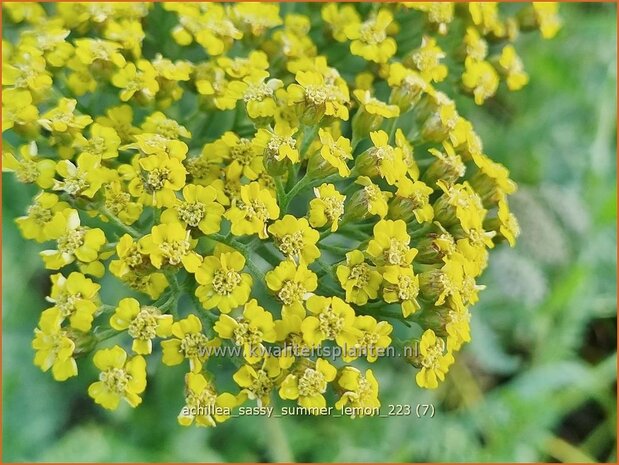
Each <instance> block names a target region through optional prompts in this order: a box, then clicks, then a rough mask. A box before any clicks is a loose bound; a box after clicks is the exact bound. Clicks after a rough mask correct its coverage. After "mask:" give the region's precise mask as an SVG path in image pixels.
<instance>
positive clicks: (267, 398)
mask: <svg viewBox="0 0 619 465" xmlns="http://www.w3.org/2000/svg"><path fill="white" fill-rule="evenodd" d="M281 374H282V370H281V367H280V364H279V360H278V359H277V358H276V357H272V356H267V357H265V359H264V361H263V362H262V365H261V366H260V368H254V367H252V366H251V365H243V366H242V367H241V368H239V370H238V371H237V372H236V373H234V375H233V376H232V378H233V379H234V382H235V383H236V384H238V385H239V386H240V387H241V388H243V389H242V390H241V393H240V395H239V397H240V400H241V401H243V402H244V401H245V399H247V398H249V399H251V400H256V402H257V403H258V406H263V405H269V404H270V403H271V392H272V391H273V389H274V388H275V387H276V386H277V385H278V384H279V380H280V379H281Z"/></svg>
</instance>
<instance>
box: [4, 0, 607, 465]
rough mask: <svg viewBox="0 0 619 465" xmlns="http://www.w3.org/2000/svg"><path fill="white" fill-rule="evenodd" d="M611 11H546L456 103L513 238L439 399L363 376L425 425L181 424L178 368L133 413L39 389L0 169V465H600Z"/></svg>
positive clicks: (73, 385)
mask: <svg viewBox="0 0 619 465" xmlns="http://www.w3.org/2000/svg"><path fill="white" fill-rule="evenodd" d="M615 8H616V7H615V5H612V4H564V5H562V6H561V14H562V17H563V20H564V25H563V29H562V31H561V32H560V33H559V34H558V36H557V37H556V38H555V39H553V40H551V41H543V42H542V41H541V39H540V38H539V37H537V36H536V35H535V34H531V35H525V36H523V37H521V39H519V42H518V44H517V49H518V51H519V53H520V54H521V56H522V57H523V60H524V63H525V66H526V69H527V71H528V72H529V74H530V75H531V83H530V84H529V85H528V86H527V87H526V88H525V89H524V90H522V91H520V92H518V93H515V94H506V93H499V95H498V97H497V98H496V99H495V101H494V103H493V104H492V105H489V106H488V107H487V108H486V107H484V109H479V108H474V105H473V104H472V103H471V102H470V101H469V100H466V99H464V98H463V99H462V101H461V102H458V104H459V108H460V109H461V112H462V113H463V114H464V115H465V116H466V117H467V118H469V119H471V120H472V121H473V123H474V124H475V126H476V128H477V129H478V131H479V133H480V135H481V136H482V139H483V140H484V144H485V147H486V151H487V153H488V154H489V155H491V156H492V157H493V158H495V159H497V160H499V161H501V162H503V163H504V164H505V165H507V166H508V167H509V168H510V170H511V172H512V177H513V178H514V179H515V180H516V181H517V182H518V183H519V185H520V190H519V192H518V193H517V194H516V195H515V196H514V198H513V201H512V205H513V210H514V211H515V213H516V215H517V216H518V218H519V220H520V224H521V228H522V236H521V238H520V241H519V243H518V245H517V247H516V248H515V249H509V248H507V247H498V248H497V249H495V250H494V251H493V253H492V254H491V260H490V263H491V265H490V267H489V269H488V270H487V272H486V274H485V275H484V276H483V283H484V284H486V285H487V286H488V289H487V290H486V291H484V292H483V293H482V294H481V301H480V303H479V304H478V305H476V306H475V307H474V309H473V319H472V334H473V341H472V343H471V344H470V345H469V346H468V347H466V349H465V350H464V353H463V354H462V356H460V357H458V358H457V361H456V364H455V366H454V367H453V368H452V370H451V372H450V373H449V375H448V377H447V381H446V382H445V383H444V384H443V385H442V386H441V388H440V389H439V390H437V391H435V392H428V391H423V390H421V389H419V388H417V387H416V386H415V383H414V379H413V370H410V369H408V368H406V367H405V366H404V365H403V362H401V361H400V360H390V361H387V360H385V361H384V362H386V363H381V364H380V366H379V365H377V366H376V367H375V368H376V370H377V371H378V377H379V379H380V380H381V399H382V401H383V404H385V405H386V404H389V403H397V404H407V403H410V404H413V405H415V404H417V403H431V404H433V405H434V406H435V407H436V415H435V417H434V418H421V419H418V418H416V417H415V416H410V417H392V418H368V419H362V420H350V419H337V418H331V417H323V418H301V417H295V418H281V419H266V418H237V419H233V420H231V421H229V422H226V423H224V424H222V425H220V426H218V427H217V428H216V429H209V430H205V429H198V428H189V429H187V428H182V427H180V426H178V425H177V423H176V414H177V413H178V411H179V409H180V408H181V406H182V403H183V398H182V368H178V369H173V368H169V367H156V366H155V365H156V364H155V363H153V364H151V365H152V366H153V367H155V369H156V370H157V373H156V376H151V377H150V378H149V389H148V390H147V393H146V395H145V398H144V404H143V406H142V408H138V409H136V410H131V409H129V408H121V409H119V410H118V411H116V412H112V413H109V412H105V411H103V410H102V409H99V408H98V407H96V406H95V405H94V404H93V402H92V401H91V399H90V398H88V396H87V394H86V389H87V386H88V384H89V383H90V382H91V381H92V378H93V377H94V376H95V373H94V372H92V370H89V369H83V370H81V372H80V376H79V377H78V378H73V379H71V380H70V381H67V382H65V383H56V382H54V381H53V380H52V378H51V376H50V375H49V374H44V373H42V372H40V371H39V370H38V369H37V368H36V367H34V366H33V365H32V363H31V361H32V357H33V352H32V349H31V348H30V343H31V339H32V330H33V328H34V326H35V324H36V321H37V319H38V315H39V313H40V311H41V310H42V309H43V308H44V305H45V303H44V296H45V295H46V293H47V291H48V289H49V279H48V273H47V272H45V271H44V270H43V266H42V264H41V262H40V260H39V257H38V253H37V252H38V251H39V250H40V249H41V247H40V246H38V245H36V244H34V243H31V242H26V241H24V240H23V239H22V238H21V237H20V235H19V233H18V231H17V229H16V227H15V225H14V222H13V219H14V218H15V217H16V216H20V215H22V214H23V212H24V211H25V209H26V207H27V205H28V203H29V200H30V198H31V195H32V194H33V191H32V189H29V188H26V187H24V186H23V185H18V184H17V183H16V182H15V181H14V179H13V177H12V176H11V175H3V177H2V181H3V183H2V184H3V185H2V192H3V209H4V215H3V219H2V220H3V264H2V266H3V283H2V289H3V306H2V308H3V312H2V323H3V344H2V356H3V359H2V360H3V364H2V370H3V386H2V388H3V392H2V394H3V433H4V434H3V438H2V441H3V447H2V449H3V461H5V462H7V461H62V462H66V461H207V462H211V461H305V462H314V461H325V462H330V461H340V462H341V461H382V462H385V461H387V462H388V461H396V462H397V461H416V462H421V461H569V462H578V461H585V462H587V461H611V462H612V461H616V460H617V457H616V428H615V426H616V420H617V419H616V379H617V373H616V311H617V309H616V157H615V154H616V145H615V140H616V132H615V128H616V106H617V104H616V10H615ZM111 281H112V280H110V282H109V283H108V282H107V281H106V284H105V286H104V289H108V290H107V291H105V292H104V294H103V298H104V300H105V299H106V296H107V297H108V300H110V302H115V301H116V300H118V299H119V296H118V295H117V289H118V288H117V287H116V286H115V285H114V284H113V283H112V282H111ZM115 292H116V294H114V293H115ZM153 374H154V373H151V375H153Z"/></svg>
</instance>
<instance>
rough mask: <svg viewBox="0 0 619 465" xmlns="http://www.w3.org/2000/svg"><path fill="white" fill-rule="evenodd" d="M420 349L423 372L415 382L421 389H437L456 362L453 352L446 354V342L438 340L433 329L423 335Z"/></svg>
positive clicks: (419, 355)
mask: <svg viewBox="0 0 619 465" xmlns="http://www.w3.org/2000/svg"><path fill="white" fill-rule="evenodd" d="M418 347H419V354H418V357H419V360H420V362H419V363H420V365H421V370H419V372H418V373H417V376H416V377H415V380H416V381H417V384H418V385H419V387H423V388H427V389H435V388H437V387H438V382H439V381H443V380H444V379H445V374H446V373H447V370H448V369H449V366H450V365H451V364H452V363H453V362H454V358H453V355H452V354H451V352H447V353H445V341H444V340H443V339H441V338H437V337H436V334H434V331H432V330H431V329H427V330H426V331H425V332H424V333H423V335H422V336H421V340H420V341H419V346H418Z"/></svg>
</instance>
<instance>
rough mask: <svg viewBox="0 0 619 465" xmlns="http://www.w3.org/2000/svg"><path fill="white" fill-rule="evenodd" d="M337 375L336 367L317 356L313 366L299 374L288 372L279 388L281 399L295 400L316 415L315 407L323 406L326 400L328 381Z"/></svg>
mask: <svg viewBox="0 0 619 465" xmlns="http://www.w3.org/2000/svg"><path fill="white" fill-rule="evenodd" d="M336 376H337V369H336V368H335V367H334V366H333V365H331V364H330V363H329V362H327V361H326V360H324V359H322V358H319V359H317V360H316V364H315V366H314V367H313V368H309V367H308V368H305V370H303V371H301V372H300V373H299V374H289V375H288V376H286V378H285V379H284V381H282V384H281V386H280V388H279V396H280V397H281V398H282V399H290V400H297V401H298V403H299V405H300V406H301V407H304V408H306V409H308V410H309V412H310V413H312V414H314V415H316V414H318V413H319V412H318V411H317V410H316V409H320V408H324V407H325V406H326V405H327V401H326V399H325V397H324V394H325V393H326V392H327V387H328V386H329V383H330V382H332V381H333V380H334V379H335V377H336Z"/></svg>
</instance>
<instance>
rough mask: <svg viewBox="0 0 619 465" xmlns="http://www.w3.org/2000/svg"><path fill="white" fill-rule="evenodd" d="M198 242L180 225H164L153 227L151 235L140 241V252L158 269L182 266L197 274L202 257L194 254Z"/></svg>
mask: <svg viewBox="0 0 619 465" xmlns="http://www.w3.org/2000/svg"><path fill="white" fill-rule="evenodd" d="M195 245H196V241H195V240H193V239H192V238H191V235H190V232H189V231H187V230H186V229H185V228H184V227H183V226H182V225H181V224H180V223H164V224H160V225H158V226H153V229H152V230H151V232H150V234H148V235H146V236H144V237H143V238H142V239H140V250H141V252H142V253H143V254H145V255H148V256H149V257H150V262H151V263H152V264H153V266H154V267H155V268H157V269H160V268H162V267H163V266H167V265H169V266H173V267H174V266H182V267H184V268H185V269H186V270H187V271H189V272H190V273H195V272H196V270H197V269H198V267H199V266H200V264H201V263H202V257H200V255H198V254H197V253H196V252H194V250H193V249H194V247H195Z"/></svg>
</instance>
